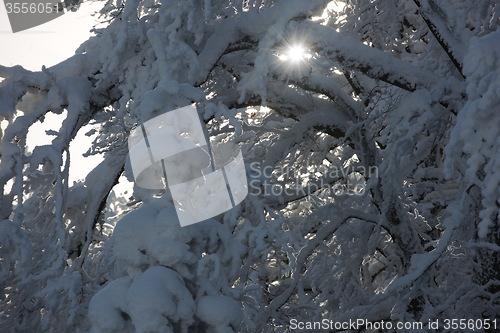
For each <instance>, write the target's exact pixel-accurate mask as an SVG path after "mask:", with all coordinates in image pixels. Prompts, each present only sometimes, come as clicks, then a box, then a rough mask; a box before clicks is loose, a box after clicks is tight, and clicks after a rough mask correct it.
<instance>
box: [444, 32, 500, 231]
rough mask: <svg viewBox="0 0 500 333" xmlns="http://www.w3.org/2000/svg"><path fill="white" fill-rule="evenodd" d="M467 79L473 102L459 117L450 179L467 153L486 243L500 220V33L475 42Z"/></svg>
mask: <svg viewBox="0 0 500 333" xmlns="http://www.w3.org/2000/svg"><path fill="white" fill-rule="evenodd" d="M464 75H465V76H466V78H467V80H466V85H467V88H466V89H467V90H466V91H467V95H468V97H469V99H468V101H467V103H466V104H465V105H464V107H463V109H462V110H460V112H459V114H458V117H457V124H456V126H455V128H454V129H453V131H452V135H451V138H450V143H449V144H448V146H447V147H446V153H447V156H448V158H447V161H446V162H447V164H446V166H447V177H448V178H452V177H453V176H454V175H453V173H452V172H451V170H452V168H453V165H454V163H456V161H455V160H454V159H456V158H457V157H458V156H460V154H461V153H462V152H465V153H466V154H467V169H466V181H467V184H468V186H470V185H472V184H476V185H478V186H480V187H481V189H482V205H483V207H484V209H483V211H482V212H481V213H480V218H481V221H480V223H479V225H478V230H477V232H478V235H479V237H481V238H483V239H484V238H486V237H487V236H488V234H489V232H490V230H491V228H492V227H493V220H494V219H497V220H498V219H499V218H500V215H499V213H500V212H499V211H498V206H497V203H496V200H497V198H499V197H500V145H499V144H498V138H499V137H500V114H499V113H498V105H499V104H500V89H499V88H498V87H499V85H500V31H497V32H492V33H490V34H488V35H486V36H483V37H480V38H476V37H475V38H472V39H471V41H470V47H469V52H468V53H467V56H466V57H465V62H464ZM480 170H483V171H482V172H484V174H485V177H484V179H479V178H478V177H477V174H478V172H479V171H480Z"/></svg>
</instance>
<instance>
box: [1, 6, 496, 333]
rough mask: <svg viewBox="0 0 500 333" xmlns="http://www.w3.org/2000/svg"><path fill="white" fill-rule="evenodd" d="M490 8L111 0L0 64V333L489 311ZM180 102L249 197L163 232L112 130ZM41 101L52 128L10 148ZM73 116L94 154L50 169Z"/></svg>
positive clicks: (231, 326) (156, 209) (260, 325)
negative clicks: (83, 164) (232, 158)
mask: <svg viewBox="0 0 500 333" xmlns="http://www.w3.org/2000/svg"><path fill="white" fill-rule="evenodd" d="M499 10H500V8H499V3H498V2H497V1H495V0H481V1H472V0H413V1H412V0H371V1H368V0H346V1H340V0H339V1H337V2H332V3H330V2H329V1H324V0H308V1H302V0H279V1H278V0H254V1H252V0H247V1H243V0H239V1H238V0H234V1H233V0H231V1H219V0H205V1H196V0H187V1H175V0H170V1H157V0H144V1H140V0H126V1H122V0H118V1H116V2H115V1H111V0H110V1H108V2H106V3H105V5H104V8H103V10H102V15H103V17H102V19H103V20H108V23H109V24H108V25H106V27H105V28H102V29H97V30H96V35H95V36H94V37H91V38H90V39H89V40H88V41H87V42H85V43H84V44H82V46H81V47H80V48H79V50H78V51H77V54H76V55H75V56H73V57H71V58H69V59H67V60H66V61H63V62H61V63H60V64H58V65H56V66H53V67H50V68H44V69H43V70H42V71H40V72H31V71H28V70H25V69H23V68H22V67H20V66H14V67H5V66H0V77H1V78H3V80H2V81H1V82H0V120H1V127H0V129H1V131H0V138H1V145H0V154H1V164H0V186H1V188H2V191H1V192H0V193H1V194H0V221H1V222H0V290H1V292H0V331H1V332H96V333H97V332H143V333H145V332H218V333H222V332H224V333H226V332H288V331H291V329H290V327H289V323H290V320H291V319H293V318H295V319H297V320H299V321H313V320H321V319H323V318H327V319H332V320H335V321H346V320H349V319H354V320H355V319H358V318H365V319H368V320H370V321H373V322H376V321H381V320H384V321H405V322H409V321H422V322H427V321H428V320H431V319H436V318H466V319H469V318H470V319H481V318H485V319H486V318H489V319H494V318H499V314H500V293H499V291H500V290H499V286H500V254H499V249H500V229H499V212H500V210H499V207H500V152H499V146H500V112H499V111H500V110H499V105H500V31H498V23H499ZM48 47H50V46H48ZM297 48H302V49H303V52H304V53H303V54H299V55H298V56H297V54H291V53H290V49H297ZM191 103H195V105H196V106H197V108H198V111H199V114H200V117H201V118H202V119H203V120H204V121H205V123H206V126H207V128H208V131H209V133H210V136H211V139H212V140H213V142H212V144H219V143H224V142H232V143H236V144H238V145H239V147H240V149H241V150H242V153H243V156H244V158H245V164H246V165H247V174H248V177H249V190H250V192H251V193H250V194H249V195H248V197H247V198H246V199H245V200H244V201H243V202H242V203H241V204H240V205H239V206H238V207H237V208H235V209H233V210H230V211H228V212H227V213H225V214H223V215H221V216H217V217H215V218H214V219H211V220H208V221H205V222H202V223H198V224H195V225H191V226H188V227H184V228H181V227H180V226H179V223H178V221H177V217H176V214H175V211H174V208H173V206H172V204H171V203H170V202H169V201H168V200H167V199H166V196H167V195H162V192H161V191H156V192H155V191H151V190H144V189H141V188H138V187H134V188H132V187H133V185H132V183H131V182H132V181H133V176H132V172H131V167H130V161H129V160H128V158H127V153H128V148H127V138H128V135H129V133H130V131H131V130H132V129H133V128H135V127H136V126H138V125H139V124H141V123H143V122H144V121H146V120H148V119H151V118H153V117H154V116H156V115H158V114H161V113H163V112H166V111H168V110H173V109H175V108H179V107H183V106H186V105H189V104H191ZM50 114H55V115H58V117H60V119H62V120H63V121H62V124H61V126H60V128H59V129H58V130H55V131H54V130H51V131H48V132H47V135H50V136H51V137H52V138H53V140H52V143H51V144H50V145H38V146H36V147H27V144H26V142H27V141H26V140H27V135H29V131H30V128H32V127H33V126H34V125H35V124H37V123H40V122H43V121H44V119H45V117H46V116H48V115H50ZM82 132H84V133H87V134H88V135H89V136H93V137H95V140H94V143H93V145H92V147H89V151H88V154H89V155H95V154H100V155H101V156H102V157H103V159H102V162H101V163H99V164H98V165H97V166H96V167H95V168H94V170H93V171H92V172H90V173H89V174H88V175H79V177H80V178H82V180H81V181H78V182H70V181H69V175H70V173H73V172H77V171H78V168H77V167H76V166H74V165H72V163H71V161H72V156H70V147H71V146H72V145H78V144H79V143H78V141H77V140H73V139H74V138H75V137H76V136H77V134H81V133H82ZM332 170H336V171H339V170H340V171H341V172H335V173H333V172H331V171H332ZM363 170H364V171H366V170H373V171H376V172H362V171H363ZM77 178H78V177H77ZM126 184H129V185H128V186H129V187H130V189H129V191H128V192H125V193H124V192H123V191H121V192H120V191H116V190H114V189H116V188H117V185H118V186H122V187H123V186H125V187H126V186H127V185H126ZM270 189H282V191H270ZM284 189H287V191H284ZM332 189H333V190H332ZM338 189H340V191H338ZM353 189H354V190H353ZM360 189H361V190H360ZM363 331H365V330H360V332H363ZM476 331H479V332H481V331H489V332H493V330H492V329H490V330H476Z"/></svg>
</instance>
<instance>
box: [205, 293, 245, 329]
mask: <svg viewBox="0 0 500 333" xmlns="http://www.w3.org/2000/svg"><path fill="white" fill-rule="evenodd" d="M196 316H197V317H198V318H200V319H201V320H203V321H204V322H206V323H207V324H209V325H210V326H212V327H213V328H215V330H214V332H215V333H225V332H237V331H234V330H232V329H230V326H231V327H233V328H237V327H239V324H240V322H241V320H242V313H241V309H240V306H239V305H238V303H236V302H235V301H234V300H232V299H230V298H228V297H225V296H203V297H201V298H200V299H199V300H198V303H197V309H196Z"/></svg>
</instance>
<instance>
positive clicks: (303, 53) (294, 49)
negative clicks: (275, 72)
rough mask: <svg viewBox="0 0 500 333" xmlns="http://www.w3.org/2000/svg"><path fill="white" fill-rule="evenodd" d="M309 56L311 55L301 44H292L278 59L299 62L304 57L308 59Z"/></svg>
mask: <svg viewBox="0 0 500 333" xmlns="http://www.w3.org/2000/svg"><path fill="white" fill-rule="evenodd" d="M310 57H311V55H310V54H308V53H307V50H306V49H305V48H304V47H303V46H301V45H292V46H290V48H289V49H288V50H287V51H286V53H285V54H284V55H283V56H281V57H280V59H282V60H289V61H292V62H299V61H301V60H304V59H309V58H310Z"/></svg>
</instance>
